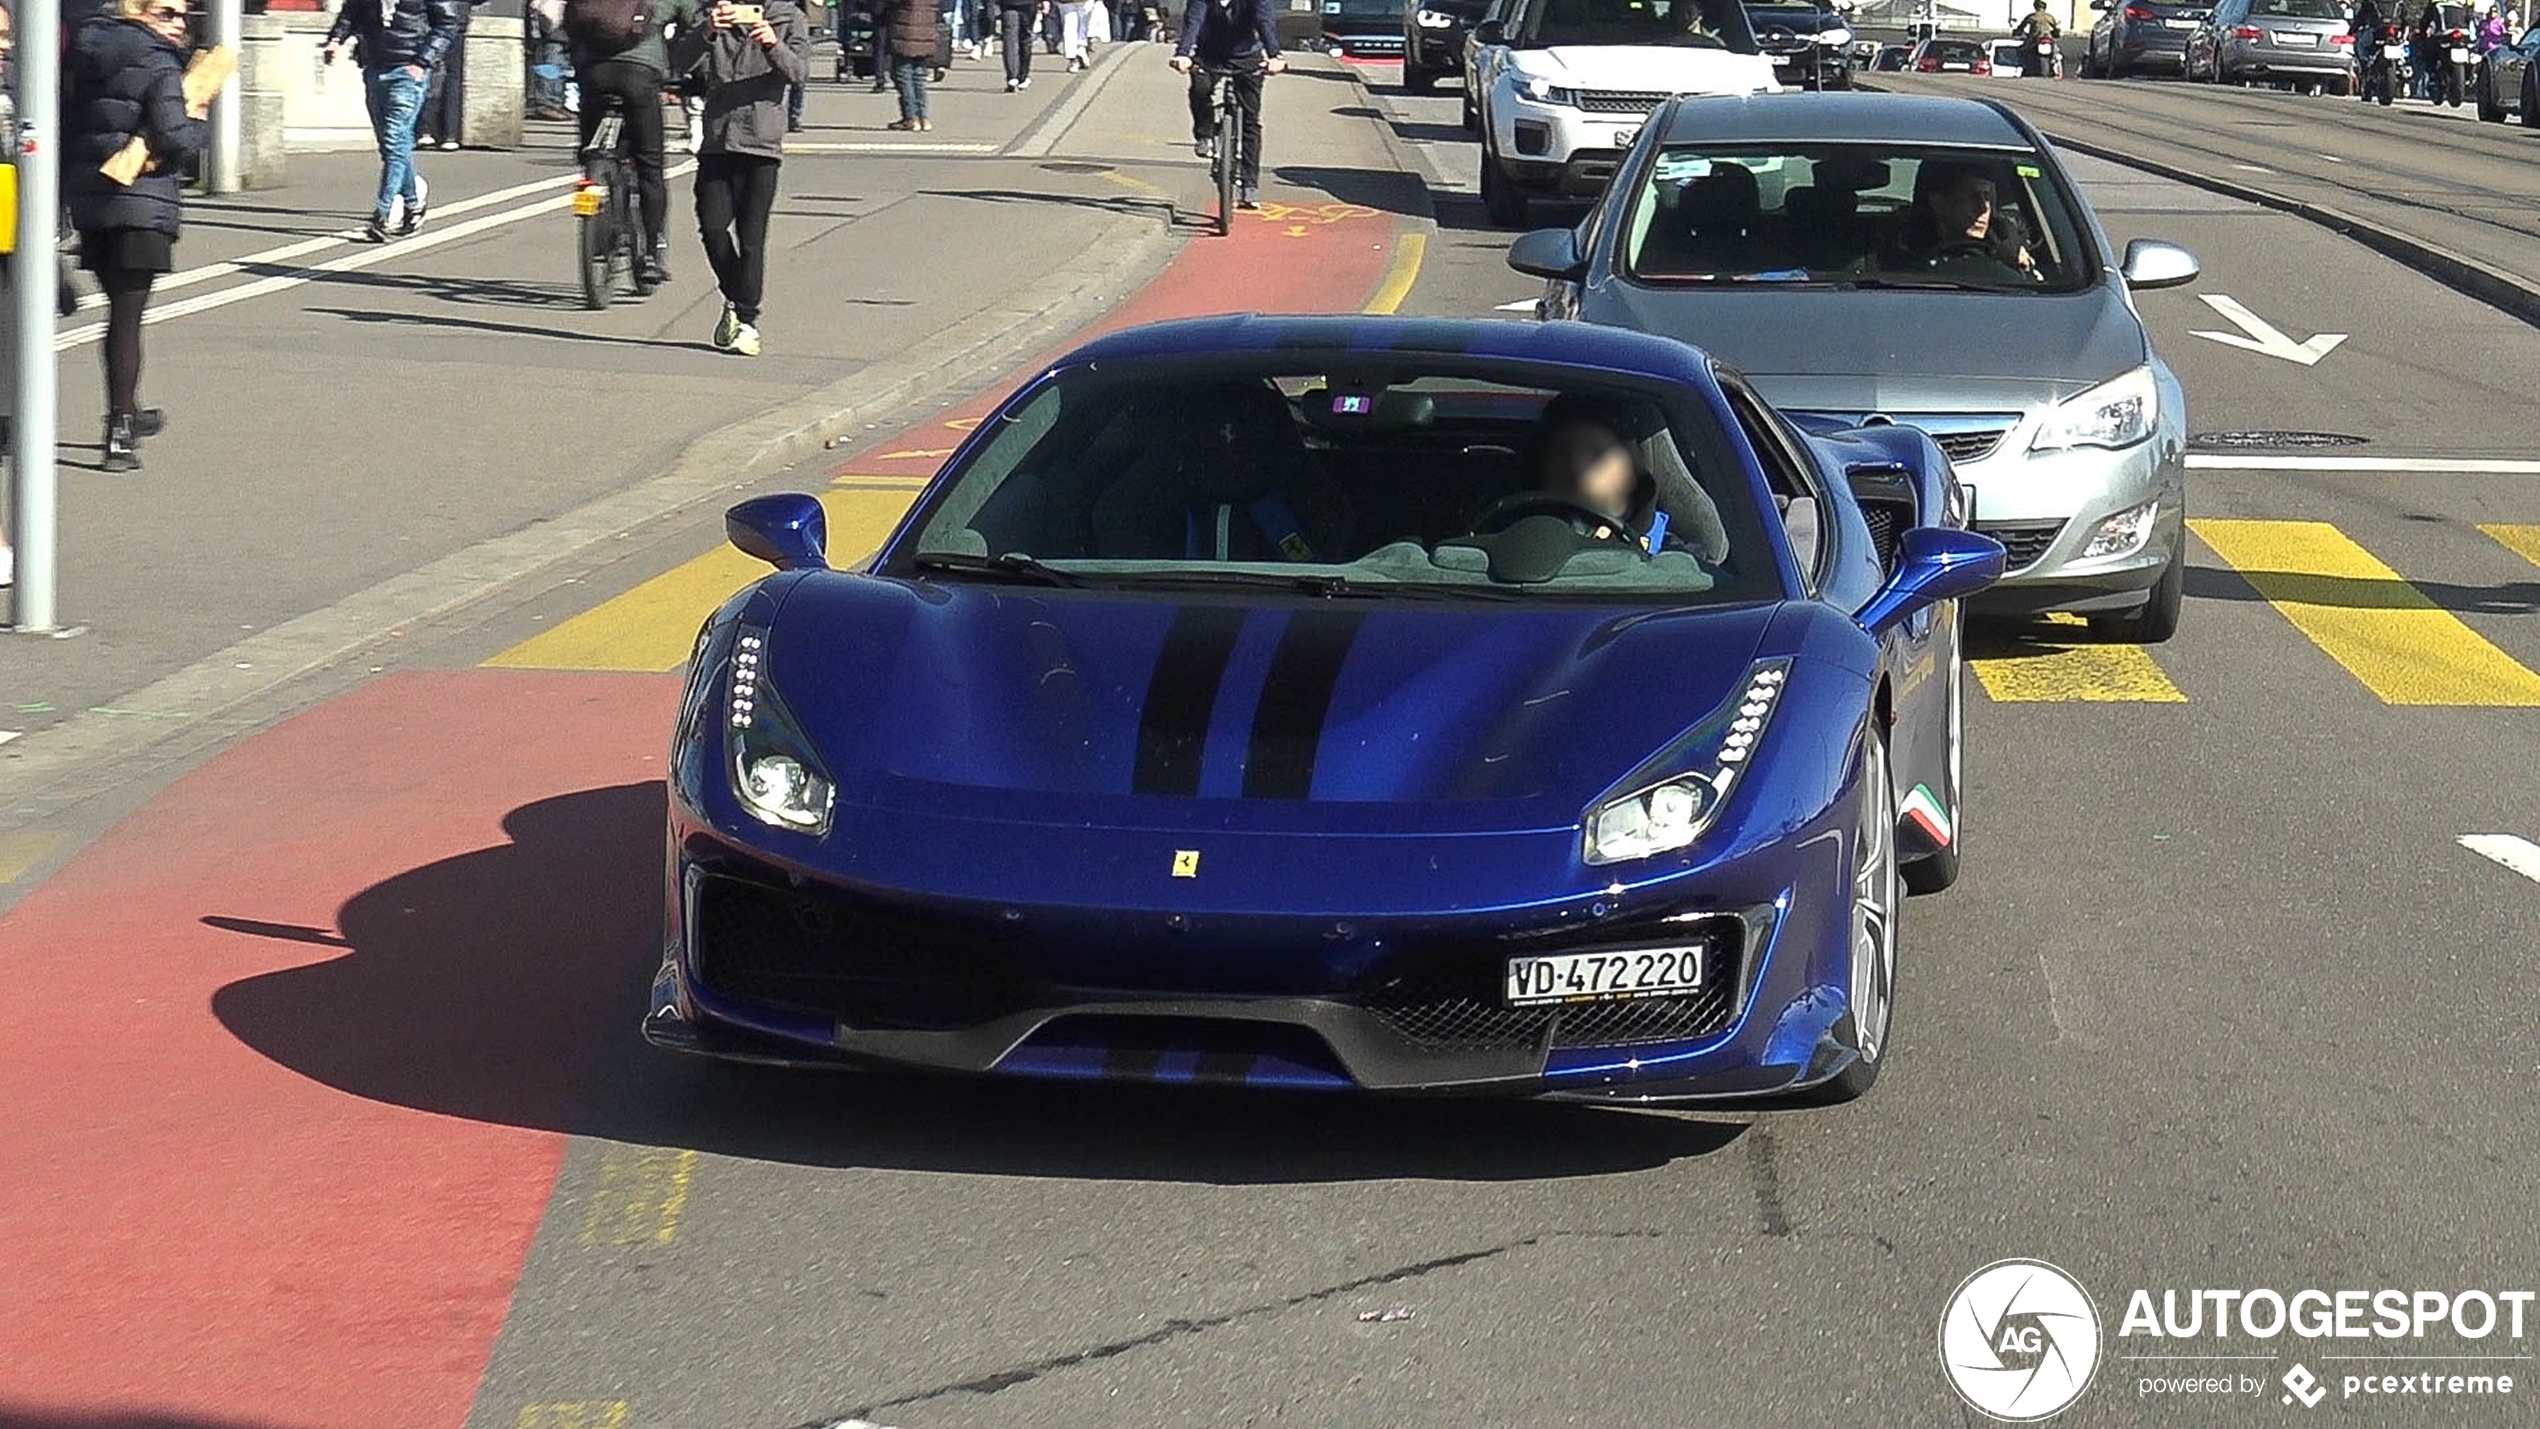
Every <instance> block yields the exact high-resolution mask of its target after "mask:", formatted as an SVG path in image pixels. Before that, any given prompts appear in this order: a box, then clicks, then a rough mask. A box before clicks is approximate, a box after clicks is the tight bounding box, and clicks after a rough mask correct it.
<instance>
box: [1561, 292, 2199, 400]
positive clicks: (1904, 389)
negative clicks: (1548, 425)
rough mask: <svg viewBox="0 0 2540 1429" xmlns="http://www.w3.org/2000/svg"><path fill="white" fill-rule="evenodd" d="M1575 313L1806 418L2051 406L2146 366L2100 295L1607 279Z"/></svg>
mask: <svg viewBox="0 0 2540 1429" xmlns="http://www.w3.org/2000/svg"><path fill="white" fill-rule="evenodd" d="M1581 316H1583V317H1585V318H1587V319H1589V320H1590V321H1594V322H1603V323H1612V324H1615V325H1617V326H1621V327H1628V328H1636V329H1638V330H1640V331H1643V332H1654V333H1659V334H1662V335H1664V336H1667V337H1672V338H1678V339H1681V340H1683V341H1685V342H1689V343H1692V344H1694V345H1695V346H1697V347H1700V348H1703V349H1704V350H1706V351H1708V352H1709V353H1710V354H1711V355H1712V356H1714V357H1717V358H1719V359H1720V360H1721V361H1722V362H1724V363H1726V364H1728V365H1729V366H1731V367H1733V368H1736V369H1737V370H1739V371H1741V372H1743V373H1745V374H1746V375H1747V376H1748V377H1750V378H1753V379H1754V380H1755V384H1756V386H1757V387H1758V388H1759V389H1761V390H1762V391H1763V393H1764V394H1765V396H1766V397H1768V398H1769V399H1770V400H1772V401H1773V402H1774V403H1775V404H1777V405H1780V406H1786V407H1798V408H1803V409H1806V410H1810V411H1827V412H1846V413H1855V414H1866V413H1871V412H1906V411H1916V412H1923V411H1977V410H1982V411H2002V410H2016V409H2023V408H2027V407H2030V406H2033V405H2038V404H2041V403H2046V402H2053V401H2060V400H2062V399H2063V398H2066V397H2071V396H2074V395H2076V394H2078V393H2080V392H2083V391H2085V390H2087V389H2089V388H2091V387H2095V386H2097V385H2098V384H2100V383H2102V382H2105V381H2107V380H2108V379H2110V378H2112V377H2116V376H2118V375H2120V374H2122V373H2125V372H2128V371H2131V370H2133V369H2134V368H2137V367H2140V366H2142V365H2143V364H2144V363H2145V362H2147V361H2149V360H2150V347H2149V345H2148V344H2147V343H2146V342H2145V340H2144V335H2143V325H2142V322H2141V321H2140V320H2139V319H2137V318H2136V317H2135V315H2134V311H2133V309H2131V308H2129V307H2127V306H2126V304H2125V302H2124V300H2123V299H2122V298H2121V297H2119V296H2118V295H2117V294H2116V293H2115V292H2114V291H2113V290H2111V289H2109V288H2106V287H2095V288H2091V289H2089V290H2087V291H2085V292H2080V293H2004V294H1991V293H1935V292H1831V291H1827V290H1824V289H1775V288H1772V287H1770V286H1769V285H1762V284H1758V285H1752V286H1745V287H1738V288H1728V289H1720V288H1651V287H1643V286H1641V285H1639V284H1635V283H1627V282H1623V281H1621V280H1619V279H1608V280H1606V281H1604V282H1602V283H1600V284H1598V285H1597V286H1596V287H1595V288H1593V289H1591V290H1590V291H1589V292H1588V294H1587V295H1586V298H1585V301H1584V302H1583V304H1582V307H1581Z"/></svg>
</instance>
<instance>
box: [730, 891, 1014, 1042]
mask: <svg viewBox="0 0 2540 1429" xmlns="http://www.w3.org/2000/svg"><path fill="white" fill-rule="evenodd" d="M696 900H697V902H696V909H695V919H696V923H695V926H696V942H695V946H694V947H693V948H691V950H690V957H691V959H692V963H693V966H694V968H695V971H696V978H697V983H698V986H699V987H700V988H701V989H703V990H704V991H705V992H707V993H708V994H711V995H714V996H719V997H726V998H730V999H732V1000H733V1001H736V1002H746V1003H752V1004H756V1005H758V1006H761V1007H767V1008H774V1009H778V1010H782V1011H786V1012H792V1013H799V1014H809V1015H812V1016H816V1017H824V1018H827V1019H829V1020H831V1021H833V1022H839V1023H843V1024H845V1025H847V1026H849V1027H864V1028H903V1029H927V1030H947V1029H953V1028H961V1027H975V1026H977V1025H978V1024H980V1023H982V1022H986V1021H989V1020H991V1019H993V1018H997V1017H1001V1016H1004V1015H1005V1014H1006V1013H1009V1012H1014V1011H1019V1010H1020V1009H1022V1008H1024V1007H1027V1006H1029V1005H1031V998H1030V985H1029V982H1028V981H1027V980H1026V979H1025V978H1023V977H1021V976H1020V975H1018V974H1017V973H1016V972H1015V971H1014V970H1013V968H1011V967H1010V966H1009V965H1007V964H1006V963H1005V961H1004V960H1003V959H1001V958H999V957H997V956H996V955H995V954H993V953H991V952H987V951H983V950H981V949H980V948H978V947H977V946H976V945H975V944H972V943H968V942H965V941H962V940H958V939H956V938H953V937H948V936H946V935H945V933H944V932H943V931H942V930H940V929H937V928H930V927H929V926H928V925H926V924H924V923H921V922H919V921H918V920H915V919H909V918H900V917H896V916H893V915H890V914H885V913H881V912H877V911H875V910H872V909H869V908H863V907H859V906H857V905H854V904H849V903H844V902H841V901H839V900H836V899H830V898H816V897H811V896H807V895H804V894H799V893H792V892H788V891H786V890H784V889H780V888H770V887H767V886H764V885H761V884H756V883H749V882H744V881H742V880H740V879H736V878H724V877H711V876H710V877H707V878H705V879H702V880H700V881H699V883H698V886H697V893H696Z"/></svg>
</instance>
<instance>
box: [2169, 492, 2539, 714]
mask: <svg viewBox="0 0 2540 1429" xmlns="http://www.w3.org/2000/svg"><path fill="white" fill-rule="evenodd" d="M2188 526H2189V528H2190V529H2191V530H2193V531H2194V532H2195V533H2196V535H2197V538H2198V539H2200V540H2202V541H2203V542H2204V543H2205V544H2206V545H2208V546H2211V547H2212V548H2213V549H2214V553H2215V554H2216V555H2219V556H2221V557H2222V558H2223V559H2224V560H2225V561H2227V562H2229V563H2230V564H2231V565H2232V567H2233V568H2234V569H2236V570H2237V571H2239V573H2240V577H2241V579H2243V580H2245V581H2247V582H2249V584H2250V585H2251V586H2253V587H2255V588H2256V590H2257V592H2258V594H2260V595H2262V596H2265V597H2266V598H2267V602H2268V603H2269V604H2271V605H2273V606H2274V607H2275V608H2276V609H2277V610H2279V611H2281V612H2283V614H2284V618H2285V619H2287V620H2290V621H2292V622H2293V625H2294V628H2295V629H2298V630H2300V631H2301V632H2302V633H2303V634H2304V635H2307V636H2309V637H2310V638H2311V643H2312V644H2315V645H2317V646H2319V647H2320V649H2322V650H2324V651H2326V652H2328V655H2329V658H2331V659H2333V660H2335V661H2336V662H2337V663H2338V664H2340V665H2343V666H2345V667H2346V670H2347V673H2349V674H2351V675H2353V676H2354V677H2355V678H2356V679H2358V680H2361V681H2362V682H2363V684H2364V688H2366V689H2368V690H2370V691H2372V692H2373V693H2374V694H2376V695H2379V696H2380V697H2381V698H2382V699H2383V700H2384V701H2385V702H2387V703H2390V704H2394V705H2510V706H2517V707H2527V706H2535V705H2540V675H2535V674H2533V673H2532V672H2531V671H2529V670H2527V669H2524V668H2523V667H2522V666H2521V665H2519V664H2517V663H2515V661H2514V659H2513V657H2512V656H2510V655H2507V654H2506V653H2505V652H2504V651H2502V650H2499V649H2497V648H2496V647H2495V646H2494V645H2491V644H2489V643H2488V642H2487V640H2486V639H2485V638H2484V637H2483V636H2481V635H2480V634H2479V633H2478V632H2477V631H2475V630H2472V629H2470V628H2469V627H2468V626H2467V625H2465V624H2463V623H2462V622H2461V619H2460V617H2458V616H2456V615H2453V614H2452V613H2451V612H2450V611H2447V610H2444V609H2442V608H2441V607H2440V606H2437V605H2436V604H2435V603H2434V602H2433V601H2432V600H2430V599H2428V598H2427V597H2426V594H2425V592H2423V591H2421V590H2418V589H2417V588H2416V587H2415V586H2412V585H2410V584H2408V583H2407V582H2406V581H2405V580H2403V579H2401V578H2400V576H2399V573H2398V572H2397V571H2394V570H2392V569H2390V567H2388V566H2386V565H2383V564H2382V563H2381V562H2380V560H2379V559H2377V558H2376V557H2374V555H2373V554H2372V553H2371V552H2370V551H2367V550H2365V549H2364V548H2363V547H2361V546H2359V545H2356V544H2355V543H2354V541H2352V540H2351V539H2349V538H2348V537H2347V536H2346V535H2345V533H2344V532H2341V531H2339V530H2338V529H2337V528H2336V527H2334V526H2331V525H2329V524H2328V523H2327V522H2324V521H2191V522H2189V523H2188ZM2500 539H2501V538H2500Z"/></svg>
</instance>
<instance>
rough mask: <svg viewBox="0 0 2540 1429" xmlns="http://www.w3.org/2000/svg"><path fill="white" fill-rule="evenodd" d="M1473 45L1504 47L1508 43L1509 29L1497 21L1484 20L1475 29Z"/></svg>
mask: <svg viewBox="0 0 2540 1429" xmlns="http://www.w3.org/2000/svg"><path fill="white" fill-rule="evenodd" d="M1473 43H1474V44H1477V45H1504V44H1506V43H1508V27H1507V26H1506V25H1504V24H1501V23H1500V22H1499V21H1497V20H1484V21H1483V22H1481V23H1480V24H1478V25H1475V26H1474V27H1473Z"/></svg>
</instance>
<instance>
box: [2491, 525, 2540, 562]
mask: <svg viewBox="0 0 2540 1429" xmlns="http://www.w3.org/2000/svg"><path fill="white" fill-rule="evenodd" d="M2478 529H2479V530H2481V531H2484V532H2486V533H2487V534H2488V535H2489V536H2492V537H2494V538H2495V540H2496V541H2497V543H2498V544H2500V545H2502V546H2503V547H2504V548H2505V549H2506V550H2508V551H2511V552H2513V553H2514V554H2515V555H2517V556H2520V557H2522V558H2523V559H2524V560H2526V561H2529V562H2530V563H2532V564H2533V565H2535V566H2540V526H2502V525H2496V526H2481V527H2479V528H2478Z"/></svg>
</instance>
